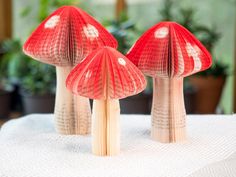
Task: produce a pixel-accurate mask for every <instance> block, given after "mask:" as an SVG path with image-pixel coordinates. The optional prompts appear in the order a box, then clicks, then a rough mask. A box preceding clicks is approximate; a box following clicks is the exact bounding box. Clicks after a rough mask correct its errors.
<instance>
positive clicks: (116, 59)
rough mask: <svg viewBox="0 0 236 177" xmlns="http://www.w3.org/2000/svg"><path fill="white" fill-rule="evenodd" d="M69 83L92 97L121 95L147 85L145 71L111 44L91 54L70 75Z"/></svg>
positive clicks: (73, 88) (76, 91)
mask: <svg viewBox="0 0 236 177" xmlns="http://www.w3.org/2000/svg"><path fill="white" fill-rule="evenodd" d="M66 86H67V88H68V89H69V90H72V92H73V93H74V94H79V95H81V96H84V97H89V98H92V99H104V100H105V99H120V98H125V97H127V96H131V95H134V94H137V93H139V92H141V91H143V90H144V88H145V87H146V80H145V77H144V75H143V74H142V72H141V71H140V70H139V69H138V68H137V67H136V66H135V65H134V64H133V63H132V62H131V61H129V60H128V59H127V58H126V57H125V56H124V55H122V54H121V53H120V52H118V51H117V50H115V49H113V48H111V47H102V48H100V49H97V50H95V51H93V52H92V53H91V54H89V55H88V56H87V57H86V58H85V59H84V60H83V61H82V62H81V63H79V64H78V65H77V66H76V67H75V68H74V69H73V70H72V71H71V73H70V74H69V75H68V77H67V80H66Z"/></svg>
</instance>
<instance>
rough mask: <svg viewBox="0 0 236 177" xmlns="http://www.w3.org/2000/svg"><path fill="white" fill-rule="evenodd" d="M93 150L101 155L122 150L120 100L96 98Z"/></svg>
mask: <svg viewBox="0 0 236 177" xmlns="http://www.w3.org/2000/svg"><path fill="white" fill-rule="evenodd" d="M92 119H93V120H92V151H93V154H95V155H99V156H106V155H109V156H111V155H116V154H118V153H119V152H120V105H119V101H118V100H94V101H93V116H92Z"/></svg>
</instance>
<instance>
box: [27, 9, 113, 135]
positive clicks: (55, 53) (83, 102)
mask: <svg viewBox="0 0 236 177" xmlns="http://www.w3.org/2000/svg"><path fill="white" fill-rule="evenodd" d="M100 46H111V47H114V48H116V47H117V41H116V40H115V38H114V37H113V36H112V35H111V34H110V33H109V32H108V31H107V30H106V29H105V28H104V27H103V26H101V25H100V24H99V23H98V22H97V21H96V20H95V19H93V17H91V16H90V15H88V14H87V13H86V12H84V11H83V10H81V9H79V8H77V7H73V6H63V7H61V8H59V9H57V10H56V11H54V12H53V13H52V14H51V15H50V16H49V17H48V18H47V19H46V20H44V21H43V22H42V23H41V24H40V25H39V26H38V28H37V29H36V30H35V31H34V32H33V33H32V34H31V36H30V37H29V38H28V40H27V41H26V42H25V44H24V46H23V51H24V53H25V54H27V55H29V56H31V57H32V58H34V59H36V60H38V61H41V62H43V63H47V64H50V65H54V66H56V73H57V88H56V89H57V90H56V103H55V122H56V128H57V131H58V132H59V133H62V134H87V133H89V132H90V122H91V110H90V105H89V100H88V99H87V98H84V97H81V96H73V95H72V94H71V92H69V91H68V90H67V89H66V87H65V79H66V77H67V75H68V74H69V72H70V71H71V69H72V67H73V66H75V65H76V64H77V63H79V62H80V61H81V60H82V59H83V58H84V57H86V56H87V55H88V54H89V53H90V52H91V51H93V50H95V49H97V48H98V47H100ZM45 74H46V73H45Z"/></svg>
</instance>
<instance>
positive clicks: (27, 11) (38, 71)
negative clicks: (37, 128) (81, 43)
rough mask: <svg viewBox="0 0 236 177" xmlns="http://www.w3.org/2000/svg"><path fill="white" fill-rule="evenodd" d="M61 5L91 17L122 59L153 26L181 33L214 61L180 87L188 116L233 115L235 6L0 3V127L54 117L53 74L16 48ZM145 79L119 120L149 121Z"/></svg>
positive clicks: (166, 1)
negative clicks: (176, 26)
mask: <svg viewBox="0 0 236 177" xmlns="http://www.w3.org/2000/svg"><path fill="white" fill-rule="evenodd" d="M62 5H75V6H78V7H80V8H82V9H84V10H85V11H87V12H88V13H89V14H91V15H92V16H93V17H95V18H96V19H97V20H98V21H99V22H100V23H102V24H103V25H104V26H105V27H106V28H107V29H108V30H109V31H110V32H111V33H112V34H113V35H114V36H115V37H116V39H117V40H118V42H119V50H120V51H121V52H122V53H124V54H125V53H126V52H127V51H128V50H129V48H130V47H131V46H132V44H133V43H134V42H135V41H136V40H137V39H138V37H139V36H140V35H141V34H142V33H143V32H144V31H146V30H147V29H148V28H150V27H151V26H153V25H154V24H156V23H158V22H160V21H163V20H168V21H176V22H178V23H180V24H181V25H183V26H185V27H186V28H187V29H189V30H190V31H191V32H192V33H193V34H194V35H195V36H197V38H198V39H199V40H200V41H201V42H202V43H203V44H204V45H205V47H206V48H207V49H208V50H209V51H210V52H211V54H212V56H213V66H212V67H211V68H210V69H209V70H207V71H204V72H201V73H199V74H196V75H194V76H190V77H188V78H186V79H185V86H184V93H185V104H186V110H187V113H189V114H214V113H222V114H229V113H233V112H236V84H235V83H236V79H235V65H236V47H235V43H236V1H235V0H207V1H194V0H178V1H175V0H50V1H49V0H37V1H30V0H20V1H19V0H0V124H1V122H4V121H6V120H8V119H9V118H14V117H19V116H21V115H24V114H30V113H48V112H53V108H54V99H55V95H54V94H55V84H56V78H55V68H54V67H53V66H49V65H46V64H42V63H39V62H37V61H35V60H32V59H30V58H29V57H27V56H25V55H24V54H23V53H22V44H23V43H24V42H25V40H26V39H27V37H28V36H29V35H30V33H31V32H32V31H33V30H34V29H35V28H36V27H37V26H38V25H39V23H40V22H42V20H44V19H45V18H46V17H47V16H48V15H49V14H50V13H51V12H53V11H54V10H55V9H57V8H58V7H60V6H62ZM147 79H148V87H147V89H146V90H145V91H144V92H142V93H141V94H139V95H136V96H133V97H129V98H126V99H123V100H121V110H122V113H127V114H150V110H151V103H152V80H151V78H147ZM134 105H135V107H134Z"/></svg>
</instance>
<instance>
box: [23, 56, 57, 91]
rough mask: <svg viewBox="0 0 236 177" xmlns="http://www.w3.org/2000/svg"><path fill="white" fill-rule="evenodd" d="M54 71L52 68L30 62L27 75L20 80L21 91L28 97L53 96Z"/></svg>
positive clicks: (33, 61)
mask: <svg viewBox="0 0 236 177" xmlns="http://www.w3.org/2000/svg"><path fill="white" fill-rule="evenodd" d="M55 76H56V71H55V68H54V67H53V66H50V65H47V64H42V63H39V62H37V61H35V60H31V61H30V62H29V64H28V73H27V75H25V76H24V77H23V78H22V86H21V89H22V91H23V92H24V93H26V94H30V95H45V94H54V93H55V85H56V77H55Z"/></svg>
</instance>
